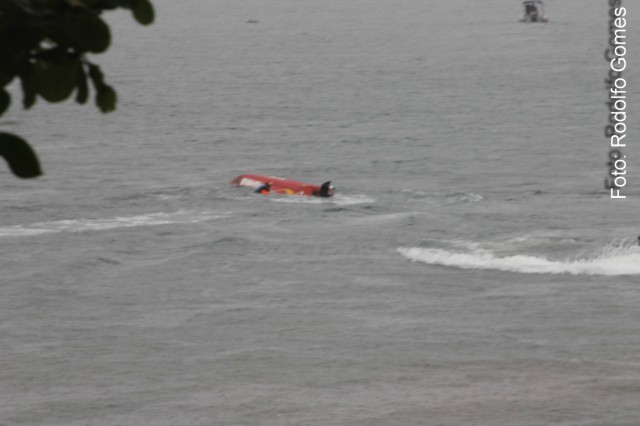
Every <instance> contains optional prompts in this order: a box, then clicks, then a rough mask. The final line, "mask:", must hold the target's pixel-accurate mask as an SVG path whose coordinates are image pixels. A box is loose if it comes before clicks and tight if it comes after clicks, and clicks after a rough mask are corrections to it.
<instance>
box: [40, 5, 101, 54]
mask: <svg viewBox="0 0 640 426" xmlns="http://www.w3.org/2000/svg"><path fill="white" fill-rule="evenodd" d="M45 34H46V36H47V38H49V39H50V40H53V41H54V42H55V43H57V44H58V45H60V46H63V47H71V48H74V49H76V50H78V51H80V52H91V53H100V52H104V51H105V50H107V48H108V47H109V44H111V31H110V30H109V26H108V25H107V24H106V23H105V22H104V21H103V20H102V19H101V18H100V17H99V16H98V15H97V14H96V13H95V12H94V11H92V10H90V9H86V8H75V9H73V11H70V12H67V13H63V14H60V16H59V17H58V18H57V19H56V20H53V21H50V22H49V23H48V25H47V26H46V28H45Z"/></svg>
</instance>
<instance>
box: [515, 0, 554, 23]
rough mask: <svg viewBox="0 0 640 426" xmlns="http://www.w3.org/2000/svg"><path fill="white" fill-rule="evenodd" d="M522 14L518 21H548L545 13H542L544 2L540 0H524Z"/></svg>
mask: <svg viewBox="0 0 640 426" xmlns="http://www.w3.org/2000/svg"><path fill="white" fill-rule="evenodd" d="M522 5H523V6H524V15H522V18H520V22H543V23H544V22H548V21H549V19H547V15H546V14H545V13H544V3H543V2H542V0H524V1H523V2H522Z"/></svg>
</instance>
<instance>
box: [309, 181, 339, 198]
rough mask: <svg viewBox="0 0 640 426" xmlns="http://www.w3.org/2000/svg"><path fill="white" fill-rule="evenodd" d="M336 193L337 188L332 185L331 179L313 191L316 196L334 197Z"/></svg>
mask: <svg viewBox="0 0 640 426" xmlns="http://www.w3.org/2000/svg"><path fill="white" fill-rule="evenodd" d="M335 193H336V189H335V188H334V187H333V186H331V181H330V180H329V181H326V182H325V183H323V184H322V185H320V190H319V191H313V195H314V196H316V197H332V196H333V195H334V194H335Z"/></svg>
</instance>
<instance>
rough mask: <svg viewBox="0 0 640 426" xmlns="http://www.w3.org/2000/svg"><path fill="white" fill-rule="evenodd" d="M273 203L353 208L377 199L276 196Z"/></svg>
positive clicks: (343, 196)
mask: <svg viewBox="0 0 640 426" xmlns="http://www.w3.org/2000/svg"><path fill="white" fill-rule="evenodd" d="M271 201H274V202H277V203H296V204H325V203H327V204H334V205H338V206H353V205H356V204H370V203H373V202H375V198H371V197H368V196H366V195H342V194H336V195H334V196H333V197H331V198H320V197H305V196H296V195H289V196H284V197H278V196H274V197H272V198H271Z"/></svg>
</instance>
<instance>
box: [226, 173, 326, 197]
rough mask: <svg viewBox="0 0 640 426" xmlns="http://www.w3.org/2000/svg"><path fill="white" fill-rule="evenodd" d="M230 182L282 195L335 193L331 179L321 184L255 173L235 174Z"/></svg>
mask: <svg viewBox="0 0 640 426" xmlns="http://www.w3.org/2000/svg"><path fill="white" fill-rule="evenodd" d="M231 184H232V185H236V186H246V187H249V188H253V189H254V190H255V191H256V192H259V193H261V194H268V193H273V194H282V195H306V196H310V197H331V196H333V195H334V193H335V188H334V187H333V186H331V181H327V182H324V183H323V184H322V185H314V184H311V183H304V182H299V181H297V180H291V179H285V178H281V177H276V176H264V175H255V174H244V175H240V176H237V177H235V178H233V180H231Z"/></svg>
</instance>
